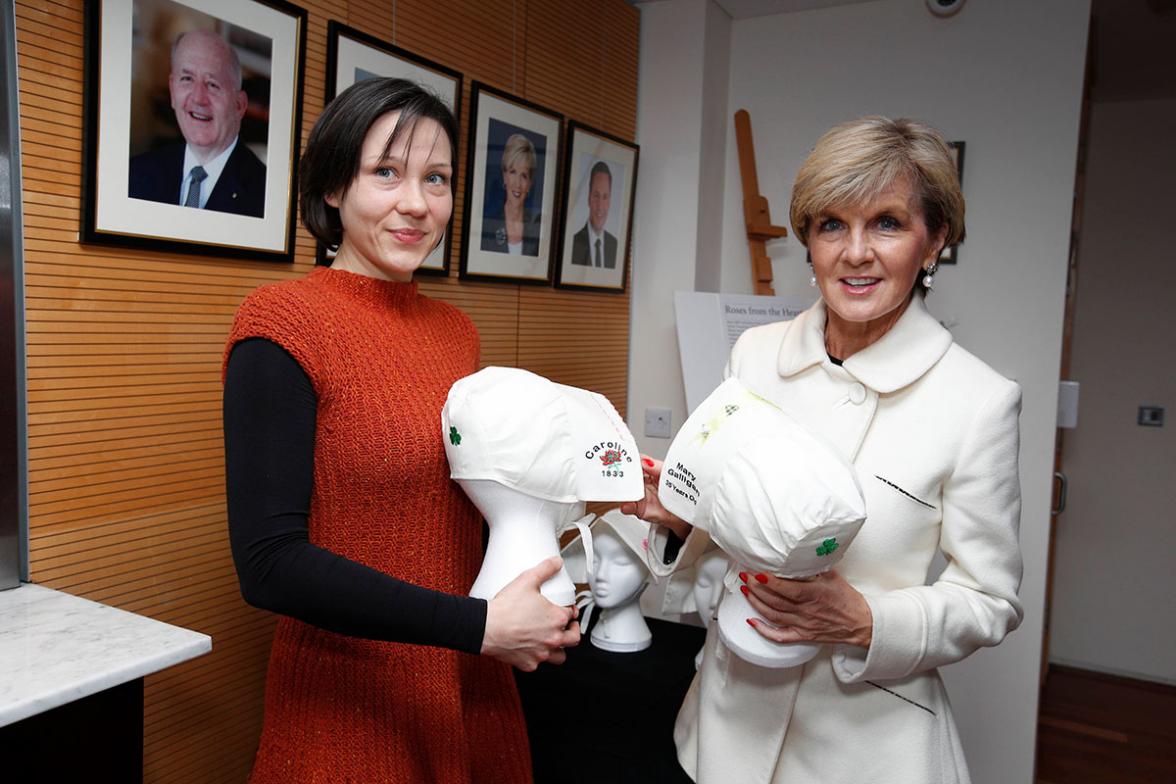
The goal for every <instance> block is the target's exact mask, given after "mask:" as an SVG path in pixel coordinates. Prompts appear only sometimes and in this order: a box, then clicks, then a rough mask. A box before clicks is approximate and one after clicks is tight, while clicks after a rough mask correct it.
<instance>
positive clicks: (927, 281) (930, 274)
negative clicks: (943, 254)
mask: <svg viewBox="0 0 1176 784" xmlns="http://www.w3.org/2000/svg"><path fill="white" fill-rule="evenodd" d="M937 269H939V262H937V261H933V262H931V266H929V267H927V274H926V275H924V276H923V285H924V286H926V287H927V288H931V287H932V286H933V285H935V271H936V270H937Z"/></svg>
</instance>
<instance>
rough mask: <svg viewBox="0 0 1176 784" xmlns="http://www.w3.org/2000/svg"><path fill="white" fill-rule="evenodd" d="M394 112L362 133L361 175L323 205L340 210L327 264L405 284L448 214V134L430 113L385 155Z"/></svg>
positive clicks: (433, 243) (440, 234)
mask: <svg viewBox="0 0 1176 784" xmlns="http://www.w3.org/2000/svg"><path fill="white" fill-rule="evenodd" d="M399 116H400V113H399V112H389V113H388V114H385V115H384V116H383V117H381V118H380V119H379V120H377V121H376V122H375V124H373V125H372V127H371V129H370V130H369V131H368V132H367V135H366V136H365V137H364V142H363V149H362V151H361V153H360V162H359V173H358V174H356V176H355V179H354V180H353V181H352V182H351V184H350V185H349V186H348V187H347V190H346V192H345V193H343V194H342V195H332V196H329V197H328V198H327V203H328V204H330V205H331V206H332V207H336V208H338V210H339V220H340V222H341V223H342V224H343V243H342V244H341V245H340V247H339V253H338V255H337V256H336V257H335V261H334V263H332V264H331V267H332V268H334V269H341V270H346V271H348V272H356V273H359V274H361V275H367V276H369V277H373V278H384V279H386V280H398V281H407V280H411V279H412V273H413V271H414V270H416V268H417V267H419V266H420V265H421V262H423V261H424V260H425V257H427V256H428V255H429V253H431V252H432V250H433V248H434V247H436V245H437V243H438V242H440V241H441V238H442V237H443V236H444V234H445V228H446V227H447V226H448V224H449V216H450V214H451V213H452V212H453V191H452V188H451V181H452V177H453V162H452V160H451V153H450V146H449V139H448V137H447V136H446V134H445V131H444V130H443V129H442V127H441V126H440V125H439V124H437V122H436V121H434V120H431V119H429V118H427V117H426V118H421V119H419V120H417V121H416V124H415V126H414V127H412V128H409V129H405V130H404V131H403V132H402V133H401V135H400V138H398V139H397V140H396V142H395V143H394V144H393V145H392V147H391V148H390V149H388V150H387V152H386V153H385V150H384V145H385V144H386V143H387V140H388V137H389V136H390V135H391V134H392V129H393V128H395V127H396V121H397V119H398V118H399Z"/></svg>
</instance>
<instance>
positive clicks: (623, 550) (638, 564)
mask: <svg viewBox="0 0 1176 784" xmlns="http://www.w3.org/2000/svg"><path fill="white" fill-rule="evenodd" d="M593 547H594V550H595V557H594V559H593V564H592V567H593V568H592V573H591V574H589V575H588V586H589V587H590V588H591V589H592V597H593V599H594V600H595V601H596V606H597V607H599V608H600V609H602V610H611V609H613V608H614V607H621V606H623V605H626V604H629V603H630V602H633V601H636V599H637V597H638V596H639V595H640V594H641V589H642V588H644V587H645V581H646V580H647V579H648V577H649V569H648V568H647V567H646V566H645V562H644V561H643V560H642V559H641V558H640V557H638V555H637V554H636V553H635V552H633V551H632V550H631V549H630V548H629V546H628V545H627V544H625V543H624V542H623V541H621V538H620V537H619V536H617V534H616V533H615V532H614V531H613V529H612V528H609V527H607V526H600V525H598V526H596V528H595V530H594V537H593Z"/></svg>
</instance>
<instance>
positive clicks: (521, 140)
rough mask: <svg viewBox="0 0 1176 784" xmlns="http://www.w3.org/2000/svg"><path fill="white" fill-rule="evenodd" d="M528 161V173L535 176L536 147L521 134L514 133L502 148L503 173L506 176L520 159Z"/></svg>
mask: <svg viewBox="0 0 1176 784" xmlns="http://www.w3.org/2000/svg"><path fill="white" fill-rule="evenodd" d="M523 158H525V159H526V162H527V171H528V172H530V173H531V175H532V176H534V174H535V145H533V144H531V140H530V139H528V138H527V137H526V136H523V135H522V134H521V133H512V134H511V135H510V137H509V138H508V139H507V140H506V145H505V146H504V147H503V148H502V173H503V174H506V173H507V171H509V170H510V167H512V166H514V165H515V163H516V162H518V161H519V160H520V159H523Z"/></svg>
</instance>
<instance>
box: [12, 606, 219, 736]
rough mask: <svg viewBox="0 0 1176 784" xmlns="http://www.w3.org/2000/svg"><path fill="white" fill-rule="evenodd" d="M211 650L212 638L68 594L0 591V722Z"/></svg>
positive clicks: (124, 681) (96, 691) (25, 715)
mask: <svg viewBox="0 0 1176 784" xmlns="http://www.w3.org/2000/svg"><path fill="white" fill-rule="evenodd" d="M210 650H212V638H211V637H209V636H208V635H206V634H200V633H198V632H193V631H189V630H188V629H181V628H180V627H178V626H172V625H171V624H167V623H162V622H160V621H156V620H152V619H151V618H146V617H144V616H142V615H135V614H134V613H129V612H126V611H125V610H119V609H116V608H114V607H108V606H106V605H104V604H98V603H97V602H92V601H89V600H88V599H82V598H79V597H77V596H71V595H70V594H67V593H62V592H60V591H54V590H51V589H49V588H43V587H41V586H39V585H32V584H28V583H25V584H22V585H21V586H20V587H19V588H13V589H11V590H7V591H0V727H3V726H5V725H7V724H12V723H13V722H17V721H20V720H21V719H25V718H28V717H29V716H33V715H36V714H38V713H41V712H43V711H47V710H49V709H51V708H56V707H57V706H59V705H64V704H66V703H67V702H72V701H73V700H76V699H79V698H81V697H87V696H89V695H91V694H96V693H98V692H100V691H103V690H104V689H109V688H111V687H112V686H118V685H120V684H123V683H126V682H127V681H131V680H134V679H135V678H141V677H143V676H144V675H149V674H151V673H153V672H157V671H159V670H162V669H164V668H166V667H171V666H172V665H174V664H179V663H180V662H183V661H187V660H188V659H194V658H196V657H197V656H201V655H203V654H205V653H208V652H209V651H210Z"/></svg>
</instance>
